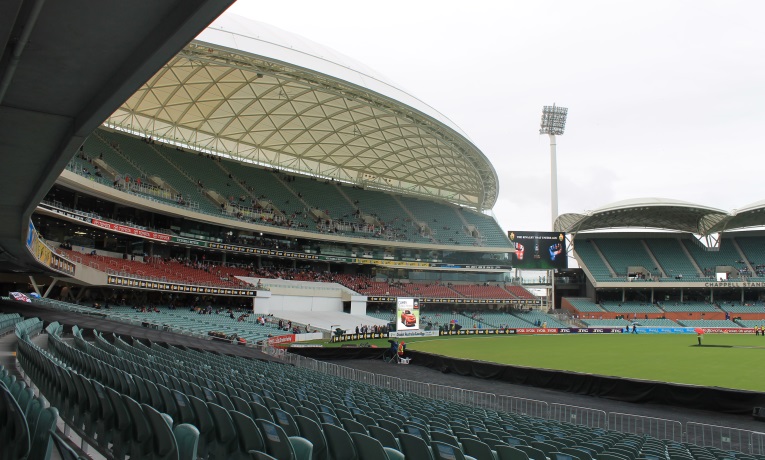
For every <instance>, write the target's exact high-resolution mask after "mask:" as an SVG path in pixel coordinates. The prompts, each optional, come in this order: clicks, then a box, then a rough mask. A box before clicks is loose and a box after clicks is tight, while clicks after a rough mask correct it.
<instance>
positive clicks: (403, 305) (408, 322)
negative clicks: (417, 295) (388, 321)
mask: <svg viewBox="0 0 765 460" xmlns="http://www.w3.org/2000/svg"><path fill="white" fill-rule="evenodd" d="M419 328H420V300H419V299H413V298H411V297H399V298H398V299H397V302H396V330H397V331H416V330H418V329H419Z"/></svg>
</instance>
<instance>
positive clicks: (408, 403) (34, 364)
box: [19, 326, 755, 460]
mask: <svg viewBox="0 0 765 460" xmlns="http://www.w3.org/2000/svg"><path fill="white" fill-rule="evenodd" d="M72 332H73V334H74V340H73V341H68V340H62V338H61V336H60V333H61V332H60V330H58V329H56V330H52V331H51V333H50V334H49V337H48V344H49V351H46V350H43V349H41V348H40V347H38V346H36V345H35V344H34V343H32V342H31V341H28V340H21V341H20V342H19V360H20V362H21V364H22V367H23V368H24V369H25V370H26V371H27V373H28V374H29V375H30V376H31V378H32V380H33V381H34V382H36V383H37V384H38V387H39V388H40V391H41V393H43V394H44V395H46V397H49V398H50V400H51V401H52V402H54V401H55V402H56V403H57V404H59V405H60V407H62V413H61V416H62V418H63V419H64V420H65V421H66V422H67V423H68V424H70V425H71V426H74V427H75V429H76V430H77V431H78V432H82V433H83V434H85V435H86V436H88V437H89V436H90V435H91V434H92V435H93V439H95V441H96V443H97V445H98V446H99V447H100V448H105V449H108V450H110V451H111V452H113V453H116V456H117V457H119V458H124V456H126V455H129V456H130V457H131V458H151V459H155V458H170V457H172V458H179V460H186V459H189V458H194V457H196V456H198V457H202V458H208V457H214V458H216V459H217V458H231V459H236V460H238V459H245V458H250V456H249V455H250V454H249V452H250V451H252V450H254V451H260V452H265V453H267V454H268V455H271V456H272V457H273V458H294V459H295V460H307V459H309V458H312V453H313V452H316V454H317V455H316V458H365V459H366V458H380V459H386V458H387V459H388V460H390V459H396V460H398V459H400V458H404V457H405V458H415V459H417V458H430V452H431V449H430V447H433V448H435V449H437V451H438V452H439V458H445V457H444V456H447V457H449V456H451V457H450V458H462V457H463V455H468V456H472V457H473V458H476V459H487V460H492V459H494V458H495V457H494V454H493V453H492V450H494V451H497V452H498V454H497V455H498V457H496V458H498V459H500V460H503V459H505V458H511V459H526V458H533V459H534V460H544V458H545V457H546V456H548V455H549V456H550V458H552V459H555V460H562V457H561V456H563V455H565V454H566V452H571V453H572V454H573V453H576V452H579V453H578V454H577V455H579V457H576V458H578V459H580V458H589V457H584V455H585V454H587V455H589V456H590V457H593V458H598V459H600V460H607V459H608V460H617V459H619V460H621V459H627V460H634V459H637V458H654V459H656V458H679V459H688V460H706V459H713V458H732V457H734V456H735V458H737V459H742V460H755V457H753V456H749V455H744V454H742V453H735V454H734V453H731V452H725V451H722V450H720V449H714V448H711V447H700V446H694V445H689V444H682V443H679V442H675V441H661V440H659V439H657V438H653V437H651V436H649V435H635V434H628V433H621V432H616V431H608V430H605V429H603V428H589V427H587V426H583V425H576V424H572V423H565V422H560V421H557V420H550V419H543V418H538V417H533V416H529V415H526V414H522V413H506V412H498V411H497V410H495V409H491V408H487V407H482V406H479V405H467V404H459V403H455V402H451V401H448V400H445V399H433V398H426V397H423V396H419V395H418V394H415V393H406V395H405V397H402V393H400V392H399V391H397V390H393V389H389V388H384V387H378V386H374V385H369V384H366V383H361V382H359V381H355V380H349V379H344V378H340V377H336V376H333V375H330V374H325V373H321V372H318V371H316V370H311V369H308V368H303V367H294V366H285V365H283V364H281V363H275V362H262V361H256V360H248V359H244V358H237V357H232V356H226V355H219V354H213V353H207V352H200V351H194V350H191V349H180V348H176V347H173V346H161V345H159V344H156V343H152V344H151V345H150V346H147V345H145V344H143V343H141V342H140V341H132V340H131V339H129V338H128V339H123V338H121V337H113V338H112V339H113V340H112V341H109V340H106V338H105V337H103V336H102V335H101V334H99V333H98V332H97V331H94V335H95V341H94V342H88V341H86V340H85V339H84V338H83V335H82V331H81V330H80V329H79V328H77V327H76V326H75V328H73V330H72ZM89 395H93V396H94V397H93V398H91V397H89ZM99 395H105V397H103V398H102V397H99ZM107 404H108V406H107ZM107 407H109V408H111V409H113V411H105V409H106V408H107ZM104 414H113V415H114V417H104ZM184 427H185V428H188V429H189V430H191V429H192V428H193V431H191V432H190V433H191V434H190V435H189V436H188V438H191V443H186V442H185V439H186V438H185V437H184V436H183V435H182V431H181V429H182V428H184ZM128 428H130V429H128ZM195 437H196V438H195ZM188 444H191V447H189V446H188ZM309 446H310V447H309ZM386 448H387V449H388V450H386ZM195 449H196V451H195ZM571 449H573V450H571ZM169 452H172V455H171V456H168V455H164V456H163V455H162V453H166V454H167V453H169ZM176 452H177V454H176ZM189 452H193V454H191V455H190V454H189ZM370 452H375V454H371V453H370ZM341 453H342V455H343V456H341ZM557 453H561V456H559V455H557ZM346 454H347V457H345V455H346ZM176 455H177V456H176ZM371 455H375V456H374V457H372V456H371ZM506 455H507V456H506ZM530 456H531V457H530ZM255 458H267V457H255ZM564 458H565V457H564Z"/></svg>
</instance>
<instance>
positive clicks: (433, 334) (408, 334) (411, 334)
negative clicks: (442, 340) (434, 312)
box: [388, 331, 438, 337]
mask: <svg viewBox="0 0 765 460" xmlns="http://www.w3.org/2000/svg"><path fill="white" fill-rule="evenodd" d="M437 336H438V331H396V332H389V333H388V337H437Z"/></svg>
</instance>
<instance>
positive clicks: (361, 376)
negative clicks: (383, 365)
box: [354, 370, 377, 385]
mask: <svg viewBox="0 0 765 460" xmlns="http://www.w3.org/2000/svg"><path fill="white" fill-rule="evenodd" d="M354 380H356V381H357V382H360V383H366V384H367V385H375V384H376V383H377V376H376V375H375V373H374V372H368V371H359V370H357V371H356V377H355V378H354Z"/></svg>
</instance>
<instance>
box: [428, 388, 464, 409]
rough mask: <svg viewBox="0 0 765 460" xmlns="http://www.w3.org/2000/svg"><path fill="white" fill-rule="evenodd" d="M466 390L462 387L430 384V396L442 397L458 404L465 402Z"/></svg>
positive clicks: (434, 397) (441, 398)
mask: <svg viewBox="0 0 765 460" xmlns="http://www.w3.org/2000/svg"><path fill="white" fill-rule="evenodd" d="M464 391H465V390H463V389H462V388H455V387H447V386H445V385H434V384H431V385H430V397H431V398H433V399H440V400H443V401H449V402H453V403H456V404H464V402H463V401H464V395H463V394H462V393H463V392H464Z"/></svg>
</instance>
